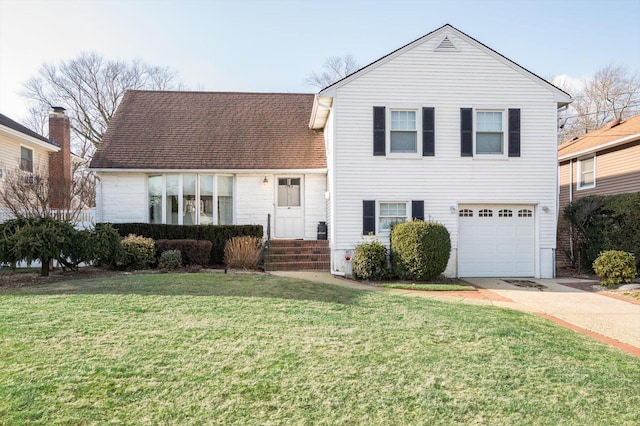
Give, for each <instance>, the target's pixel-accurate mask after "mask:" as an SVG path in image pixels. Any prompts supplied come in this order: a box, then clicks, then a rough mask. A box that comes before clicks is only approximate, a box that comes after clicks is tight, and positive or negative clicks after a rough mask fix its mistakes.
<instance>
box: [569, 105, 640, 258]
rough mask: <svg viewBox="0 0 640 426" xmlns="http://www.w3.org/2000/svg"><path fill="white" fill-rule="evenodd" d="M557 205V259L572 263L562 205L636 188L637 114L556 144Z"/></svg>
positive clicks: (639, 175)
mask: <svg viewBox="0 0 640 426" xmlns="http://www.w3.org/2000/svg"><path fill="white" fill-rule="evenodd" d="M558 164H559V176H560V182H559V183H560V203H559V204H560V205H559V207H560V208H559V215H560V217H559V220H558V260H559V261H560V262H561V264H564V265H565V266H574V265H573V259H574V256H573V247H572V241H571V237H570V234H571V232H570V228H569V223H568V222H567V221H566V220H565V219H564V218H563V211H564V208H565V207H566V206H567V204H569V203H570V202H572V201H575V200H577V199H580V198H582V197H585V196H587V195H594V194H598V195H613V194H620V193H624V192H638V191H640V115H636V116H634V117H631V118H627V119H625V120H614V121H612V122H610V123H609V124H607V125H606V126H604V127H602V128H601V129H598V130H594V131H593V132H590V133H587V134H585V135H583V136H580V137H579V138H575V139H573V140H571V141H568V142H564V143H563V144H561V145H560V146H559V147H558Z"/></svg>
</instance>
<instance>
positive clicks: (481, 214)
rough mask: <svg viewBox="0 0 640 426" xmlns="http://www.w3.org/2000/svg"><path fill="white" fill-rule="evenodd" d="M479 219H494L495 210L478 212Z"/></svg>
mask: <svg viewBox="0 0 640 426" xmlns="http://www.w3.org/2000/svg"><path fill="white" fill-rule="evenodd" d="M478 217H493V210H491V209H482V210H480V211H479V212H478Z"/></svg>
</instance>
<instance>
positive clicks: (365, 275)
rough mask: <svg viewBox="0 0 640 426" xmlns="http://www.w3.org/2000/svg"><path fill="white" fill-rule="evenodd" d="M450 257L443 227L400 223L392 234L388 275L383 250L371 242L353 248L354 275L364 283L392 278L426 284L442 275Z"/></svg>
mask: <svg viewBox="0 0 640 426" xmlns="http://www.w3.org/2000/svg"><path fill="white" fill-rule="evenodd" d="M450 254H451V240H450V237H449V231H447V228H445V227H444V225H441V224H439V223H435V222H422V221H413V222H405V223H400V224H398V225H395V226H394V227H393V229H392V230H391V250H390V259H391V271H389V269H388V268H387V250H386V248H385V247H384V246H383V245H382V244H381V243H380V242H379V241H377V240H374V241H370V242H366V243H362V244H359V245H358V246H356V249H355V252H354V256H353V261H352V268H353V274H354V276H355V277H356V278H358V279H365V280H376V279H382V278H385V277H386V276H389V275H392V276H394V277H398V278H400V279H407V280H418V281H429V280H432V279H434V278H437V277H438V276H440V275H441V274H442V273H443V272H444V270H445V269H446V267H447V263H448V262H449V256H450Z"/></svg>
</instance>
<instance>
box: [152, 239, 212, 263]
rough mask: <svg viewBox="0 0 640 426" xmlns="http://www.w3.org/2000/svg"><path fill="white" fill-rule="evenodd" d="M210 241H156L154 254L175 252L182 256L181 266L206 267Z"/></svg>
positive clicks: (209, 253)
mask: <svg viewBox="0 0 640 426" xmlns="http://www.w3.org/2000/svg"><path fill="white" fill-rule="evenodd" d="M212 246H213V244H211V241H206V240H156V254H157V255H161V254H162V253H163V252H165V251H170V250H177V251H179V252H180V254H181V255H182V266H191V265H200V266H202V265H208V264H209V257H210V255H211V247H212Z"/></svg>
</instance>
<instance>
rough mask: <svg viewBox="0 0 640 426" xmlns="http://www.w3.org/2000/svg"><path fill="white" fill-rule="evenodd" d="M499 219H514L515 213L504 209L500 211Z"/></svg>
mask: <svg viewBox="0 0 640 426" xmlns="http://www.w3.org/2000/svg"><path fill="white" fill-rule="evenodd" d="M498 217H513V211H511V210H509V209H502V210H500V211H498Z"/></svg>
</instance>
